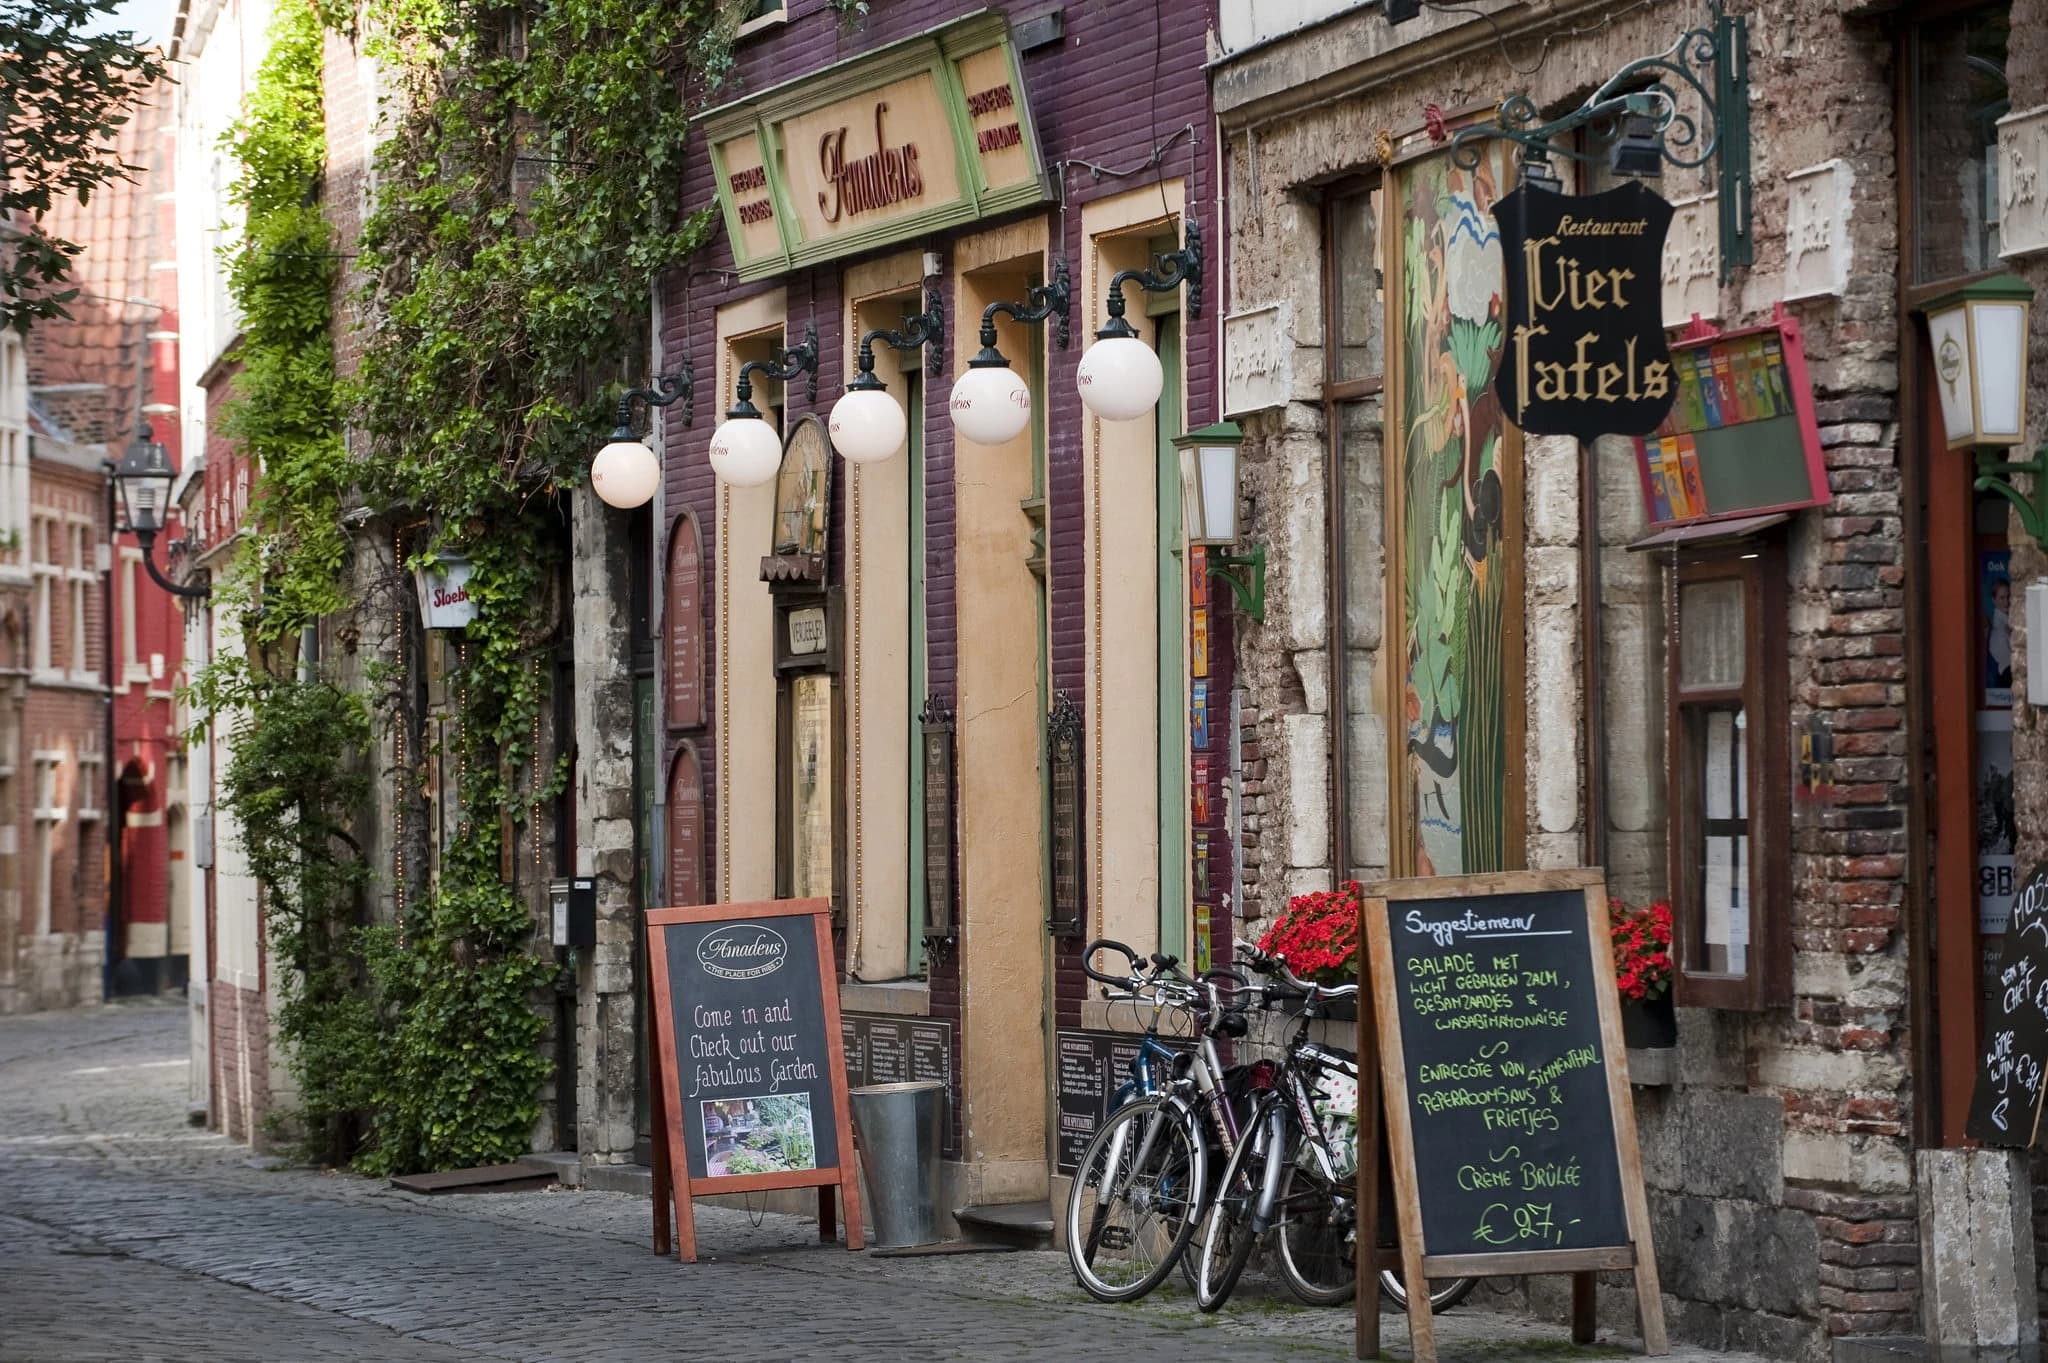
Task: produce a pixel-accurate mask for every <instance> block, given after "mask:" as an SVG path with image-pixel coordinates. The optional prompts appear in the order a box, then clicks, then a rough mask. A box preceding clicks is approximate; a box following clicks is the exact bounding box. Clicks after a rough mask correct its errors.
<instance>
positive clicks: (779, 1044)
mask: <svg viewBox="0 0 2048 1363" xmlns="http://www.w3.org/2000/svg"><path fill="white" fill-rule="evenodd" d="M831 912H832V906H831V902H830V901H829V900H824V899H782V900H772V901H769V902H766V903H755V904H702V905H695V906H692V907H689V908H675V909H654V910H651V911H649V913H648V915H647V954H648V958H649V959H648V964H649V965H650V966H651V967H652V970H651V973H652V977H653V982H654V997H653V1014H654V1039H655V1043H656V1044H655V1055H654V1063H653V1064H652V1065H650V1066H649V1069H650V1070H651V1072H652V1077H653V1080H654V1088H655V1092H654V1093H653V1095H651V1096H652V1103H651V1106H652V1107H653V1109H654V1124H655V1131H654V1149H655V1169H654V1251H655V1253H657V1254H666V1253H668V1212H669V1204H670V1202H671V1201H673V1203H674V1207H675V1214H676V1232H677V1240H678V1244H677V1246H676V1252H677V1256H678V1257H679V1258H681V1259H682V1260H683V1262H685V1263H695V1262H696V1259H697V1234H696V1228H695V1225H694V1223H693V1221H692V1217H691V1199H692V1198H697V1197H708V1196H713V1195H716V1194H721V1193H749V1192H760V1191H763V1190H766V1189H773V1188H810V1187H815V1188H817V1189H818V1238H819V1239H821V1240H825V1241H830V1240H832V1239H834V1238H835V1231H834V1215H833V1213H834V1208H833V1204H832V1189H833V1188H834V1187H835V1186H837V1187H838V1189H839V1196H840V1201H841V1204H842V1205H843V1207H844V1209H845V1213H846V1247H847V1248H848V1249H859V1248H861V1220H860V1186H859V1182H858V1179H857V1177H856V1175H855V1169H854V1156H853V1130H852V1123H851V1117H850V1114H849V1112H848V1109H847V1103H846V1056H845V1043H844V1041H843V1039H842V1035H841V1031H840V1017H839V980H838V973H837V969H836V967H835V965H834V963H833V959H832V932H831V926H830V924H831Z"/></svg>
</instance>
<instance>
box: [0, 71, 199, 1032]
mask: <svg viewBox="0 0 2048 1363" xmlns="http://www.w3.org/2000/svg"><path fill="white" fill-rule="evenodd" d="M170 114H171V109H170V103H169V101H168V99H166V98H161V97H159V98H157V99H154V100H151V101H145V102H144V103H142V104H141V105H139V106H138V108H137V110H136V113H135V116H134V117H133V118H131V119H130V120H129V122H128V123H126V124H125V125H124V126H123V128H122V131H121V138H120V142H119V145H118V147H117V153H118V155H119V156H120V157H121V159H122V161H123V162H124V163H126V164H128V165H130V166H133V167H136V168H137V170H136V172H135V174H134V175H133V177H132V178H130V179H127V180H123V181H117V182H116V183H114V184H113V185H110V186H108V187H107V188H106V189H105V190H103V191H102V192H101V193H98V194H96V195H94V196H93V198H92V200H91V202H90V203H89V204H81V203H79V202H77V201H72V200H66V201H62V202H60V203H58V204H57V205H56V206H55V207H53V209H52V210H51V212H50V214H49V216H48V225H49V227H50V229H51V230H52V231H54V232H55V233H57V234H58V235H60V236H62V237H65V238H67V239H69V240H72V241H76V242H78V243H80V244H81V245H82V246H83V247H84V248H85V249H84V251H83V253H82V254H81V255H80V256H79V257H78V259H77V261H76V263H75V265H74V279H75V282H76V284H77V286H78V290H79V293H78V297H77V298H76V299H74V300H73V301H72V302H71V303H70V304H69V305H68V310H69V312H70V314H71V315H70V316H69V317H68V318H65V319H60V320H56V321H52V322H48V323H45V324H43V325H41V326H39V327H37V328H36V329H35V331H34V332H32V333H31V335H30V337H29V339H28V342H27V346H26V352H25V359H26V371H27V373H26V377H27V385H28V401H29V427H30V429H29V436H30V459H29V472H30V484H31V496H30V502H31V513H30V514H31V518H32V522H33V523H32V524H30V525H29V526H28V527H27V534H26V538H25V543H26V546H27V550H28V561H27V564H26V568H27V571H28V574H29V577H30V579H31V581H30V589H31V601H30V619H31V622H32V629H31V631H30V637H29V643H30V648H29V660H28V665H29V675H30V686H31V689H32V690H35V691H39V692H40V693H42V699H41V700H40V701H32V702H31V704H30V705H29V707H28V713H27V716H26V720H25V729H24V733H25V735H26V743H27V747H28V748H29V750H31V752H32V753H41V754H45V756H43V757H40V758H32V759H31V760H32V761H34V762H35V763H36V764H37V765H38V767H39V769H40V774H38V773H37V772H30V773H29V774H30V777H31V780H30V784H31V785H34V784H35V782H36V781H38V780H40V781H41V782H42V790H41V794H40V795H38V794H36V793H35V792H33V791H31V792H29V793H28V794H27V795H26V796H25V798H26V799H27V800H28V801H29V804H28V805H27V806H26V807H27V808H28V809H29V813H28V814H26V815H25V816H24V819H25V821H26V822H25V823H24V824H23V827H24V829H25V830H26V831H25V833H24V834H23V835H21V837H20V843H21V846H22V847H23V849H24V854H25V855H26V856H27V860H28V863H29V864H28V865H27V867H26V872H27V874H26V876H25V877H24V880H23V885H24V888H25V889H29V890H30V891H31V893H32V895H33V896H34V897H35V900H34V902H32V903H30V904H28V905H26V906H25V907H24V909H23V912H22V915H21V921H22V922H23V923H24V924H27V925H29V926H28V927H27V928H25V929H24V930H25V931H30V932H31V933H32V934H33V933H35V932H37V931H46V932H48V933H52V934H59V935H62V934H69V935H70V936H69V937H67V938H66V939H65V943H66V944H65V945H64V946H63V947H61V948H59V947H58V946H57V945H56V944H55V943H54V942H53V943H50V944H48V945H46V946H45V947H44V948H42V949H41V950H42V954H43V956H45V957H49V956H51V954H52V953H55V954H56V955H58V956H61V957H62V958H63V959H64V961H65V962H66V963H67V964H66V965H65V966H64V967H63V973H64V977H65V983H64V985H63V986H62V987H61V988H58V989H57V990H56V992H54V993H53V992H52V990H51V986H50V985H49V984H48V983H47V973H48V966H47V964H46V965H45V966H43V967H40V968H39V970H40V972H41V974H42V975H43V976H44V978H45V983H43V984H42V985H40V986H39V987H38V988H37V990H36V991H35V997H36V998H37V999H39V1000H40V1002H41V1003H42V1004H45V1005H47V1004H50V1003H68V1002H79V1001H83V1000H84V999H86V998H91V997H97V996H98V995H99V993H100V992H101V982H100V981H99V980H97V979H94V980H92V981H91V984H90V987H87V984H86V983H85V978H86V976H87V975H89V974H90V973H91V972H90V971H89V970H88V969H87V967H86V966H85V965H84V964H83V956H84V955H85V954H90V955H91V956H92V957H93V958H94V959H93V962H92V965H93V967H95V968H96V967H98V966H99V965H101V964H102V963H104V965H105V966H106V974H107V979H106V988H107V989H109V990H110V991H112V992H154V991H156V990H159V989H163V988H169V987H175V986H178V985H180V984H182V983H183V979H184V972H185V966H184V958H185V954H186V952H187V950H188V949H189V948H188V946H187V942H186V938H187V935H188V933H189V923H190V919H189V914H188V913H186V912H185V910H184V905H183V903H182V902H180V903H177V904H174V902H173V896H172V893H171V878H170V872H169V865H170V859H171V853H172V848H171V835H172V834H173V832H177V833H178V834H179V836H181V837H182V828H183V821H182V812H181V811H179V810H174V808H173V807H172V805H171V803H170V802H169V801H168V800H167V798H166V797H167V792H168V791H169V789H170V788H171V782H170V780H169V776H170V768H171V766H172V764H173V763H174V761H176V753H177V749H178V740H177V735H176V732H175V728H174V720H175V717H174V713H173V707H172V704H171V697H172V693H173V691H174V690H175V688H176V686H177V685H178V683H179V681H180V680H181V666H182V663H181V658H182V648H181V645H180V639H179V634H180V625H179V616H178V607H177V604H176V602H175V600H174V599H173V598H172V597H171V596H170V594H169V593H167V592H165V591H163V590H162V589H161V588H159V587H157V586H156V585H155V584H153V583H152V582H151V581H150V580H149V576H148V573H147V571H146V569H145V568H144V565H143V562H142V553H141V549H140V546H139V545H138V544H137V543H136V541H135V539H134V537H133V536H132V535H129V536H124V537H122V542H121V543H119V544H118V545H117V546H113V547H112V548H111V549H110V547H109V539H110V530H111V527H110V525H109V521H108V517H109V515H110V504H109V500H108V492H109V484H108V481H107V479H106V476H105V470H104V464H105V463H106V462H107V461H112V460H118V459H119V458H120V457H121V455H122V453H123V452H124V451H125V450H126V449H127V447H128V445H129V444H130V443H131V442H132V441H133V440H134V439H135V438H136V436H137V432H138V429H139V428H140V426H141V425H142V423H144V422H145V421H150V422H153V423H155V426H156V435H157V438H159V439H161V440H163V441H164V442H165V443H166V444H168V445H169V446H170V448H171V451H172V458H173V461H174V462H175V460H176V458H177V447H178V431H177V423H176V422H175V420H172V419H171V418H172V416H173V415H174V414H175V412H176V406H175V401H176V389H177V345H176V342H177V297H176V294H177V269H176V259H175V256H176V236H175V224H174V222H173V219H172V214H173V207H174V198H175V185H174V181H173V178H172V176H173V168H172V165H171V160H172V157H171V151H172V147H171V144H170V141H169V138H170V136H171V134H172V131H173V126H172V123H171V118H170ZM179 533H180V532H179V530H178V527H177V525H176V523H175V521H174V522H173V523H172V524H171V525H170V526H169V527H168V533H167V534H166V535H165V537H164V538H165V539H175V538H177V536H178V535H179ZM159 552H161V551H159ZM53 795H54V797H55V801H54V802H52V801H51V800H48V799H45V798H43V797H45V796H53ZM38 811H40V812H38ZM45 848H47V849H48V852H49V857H50V862H51V868H50V874H49V876H48V877H47V879H44V878H43V873H42V870H41V858H42V856H43V851H42V850H41V849H45ZM44 898H47V899H48V901H49V910H50V911H49V913H48V914H47V915H46V914H45V913H44V911H43V908H44V905H43V902H42V901H43V899H44ZM174 908H175V909H176V910H177V912H176V913H174ZM45 923H48V924H49V926H48V927H47V928H46V929H44V928H42V926H41V925H43V924H45ZM85 934H91V937H90V940H91V943H92V945H91V946H90V948H88V946H87V945H86V942H87V937H86V936H85ZM73 939H75V940H73Z"/></svg>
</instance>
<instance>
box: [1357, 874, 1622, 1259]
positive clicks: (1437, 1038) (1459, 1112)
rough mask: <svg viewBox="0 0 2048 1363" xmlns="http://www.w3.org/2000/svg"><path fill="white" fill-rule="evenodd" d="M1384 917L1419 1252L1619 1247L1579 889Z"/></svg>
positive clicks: (1403, 909)
mask: <svg viewBox="0 0 2048 1363" xmlns="http://www.w3.org/2000/svg"><path fill="white" fill-rule="evenodd" d="M1390 907H1391V908H1392V910H1393V911H1392V912H1391V913H1390V915H1389V918H1390V924H1389V926H1390V935H1391V941H1392V945H1393V955H1392V966H1393V975H1394V984H1395V986H1396V988H1397V989H1398V991H1399V998H1400V1005H1401V1014H1400V1020H1401V1050H1402V1057H1403V1061H1404V1063H1405V1066H1406V1073H1405V1074H1404V1076H1403V1077H1404V1078H1405V1079H1406V1080H1407V1088H1408V1123H1409V1126H1410V1128H1411V1129H1412V1130H1413V1131H1414V1133H1415V1173H1416V1179H1417V1181H1418V1182H1419V1183H1420V1185H1421V1190H1422V1225H1423V1245H1424V1249H1425V1251H1426V1252H1427V1253H1430V1254H1491V1253H1497V1252H1499V1251H1502V1250H1511V1249H1580V1248H1584V1247H1586V1246H1590V1245H1625V1244H1627V1243H1628V1242H1629V1238H1628V1225H1627V1223H1626V1221H1625V1220H1624V1217H1623V1212H1622V1204H1621V1170H1620V1167H1619V1161H1618V1160H1617V1158H1616V1156H1615V1149H1614V1116H1613V1113H1612V1112H1611V1111H1610V1109H1609V1107H1608V1098H1607V1073H1606V1067H1605V1063H1604V1062H1605V1058H1606V1057H1605V1056H1604V1054H1603V1053H1602V1049H1601V1039H1600V1013H1599V998H1600V990H1599V985H1598V982H1597V981H1595V980H1594V979H1592V978H1591V977H1590V976H1591V971H1592V970H1593V968H1594V967H1593V956H1592V952H1591V951H1590V950H1589V942H1588V940H1587V924H1586V899H1585V896H1584V894H1582V893H1580V892H1578V891H1576V890H1550V891H1542V892H1538V893H1534V894H1516V895H1496V896H1492V897H1489V898H1488V899H1487V900H1486V901H1484V903H1483V904H1481V905H1477V906H1475V905H1474V904H1473V903H1472V902H1471V901H1469V900H1457V899H1437V900H1421V901H1414V902H1407V903H1399V902H1397V903H1395V904H1393V905H1392V906H1390Z"/></svg>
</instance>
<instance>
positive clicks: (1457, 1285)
mask: <svg viewBox="0 0 2048 1363" xmlns="http://www.w3.org/2000/svg"><path fill="white" fill-rule="evenodd" d="M1477 1286H1479V1279H1477V1278H1431V1279H1430V1280H1429V1309H1430V1310H1432V1311H1448V1310H1450V1309H1451V1308H1452V1307H1453V1306H1456V1305H1457V1304H1458V1303H1459V1302H1461V1301H1463V1300H1465V1298H1467V1297H1469V1296H1471V1295H1472V1289H1473V1288H1475V1287H1477ZM1380 1291H1382V1292H1384V1293H1386V1294H1387V1299H1388V1300H1389V1301H1391V1302H1393V1304H1394V1305H1395V1306H1397V1307H1399V1308H1400V1309H1402V1310H1404V1311H1405V1310H1407V1309H1408V1283H1407V1280H1406V1279H1404V1278H1402V1276H1401V1274H1400V1271H1399V1270H1397V1269H1391V1268H1383V1269H1381V1270H1380Z"/></svg>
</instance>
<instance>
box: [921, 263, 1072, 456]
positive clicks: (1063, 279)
mask: <svg viewBox="0 0 2048 1363" xmlns="http://www.w3.org/2000/svg"><path fill="white" fill-rule="evenodd" d="M1071 298H1072V288H1071V286H1070V285H1069V283H1068V280H1067V262H1066V258H1065V257H1063V256H1056V257H1054V258H1053V262H1052V282H1051V283H1049V284H1037V285H1034V286H1032V289H1031V291H1030V292H1029V293H1028V294H1026V295H1025V298H1024V301H1023V302H1022V303H991V304H989V305H988V306H987V307H986V308H984V309H982V313H981V353H980V354H979V355H976V356H975V357H974V358H973V359H971V360H969V361H968V362H967V372H966V373H965V374H962V375H961V376H960V377H959V378H957V379H955V380H954V381H953V397H952V401H951V404H950V406H951V409H952V413H953V429H954V430H956V431H958V432H959V433H960V438H961V439H963V440H966V441H968V442H969V443H971V444H975V445H1001V444H1003V443H1005V442H1006V441H1010V440H1015V439H1016V438H1017V437H1018V436H1020V435H1022V434H1023V433H1024V428H1025V427H1027V426H1029V425H1030V424H1031V385H1030V384H1028V383H1026V382H1025V381H1024V376H1023V375H1022V374H1019V373H1018V372H1017V371H1016V370H1014V369H1012V368H1011V367H1010V362H1009V360H1008V359H1006V358H1004V356H1003V352H1002V351H1000V350H997V349H996V314H997V313H1001V314H1003V315H1004V316H1006V317H1008V318H1009V319H1010V320H1011V321H1013V322H1043V321H1045V320H1047V319H1048V318H1052V317H1057V318H1059V329H1058V333H1057V334H1058V337H1059V344H1060V349H1062V350H1065V349H1066V348H1067V339H1068V323H1067V318H1068V309H1069V305H1070V302H1071Z"/></svg>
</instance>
